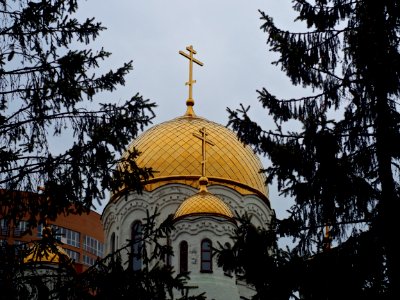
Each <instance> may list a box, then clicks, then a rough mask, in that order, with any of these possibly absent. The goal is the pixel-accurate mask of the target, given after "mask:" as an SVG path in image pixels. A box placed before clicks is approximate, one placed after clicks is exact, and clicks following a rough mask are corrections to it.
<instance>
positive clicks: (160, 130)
mask: <svg viewBox="0 0 400 300" xmlns="http://www.w3.org/2000/svg"><path fill="white" fill-rule="evenodd" d="M202 129H205V130H206V132H207V140H209V141H210V142H212V145H209V144H208V145H207V160H206V162H207V172H206V173H207V177H208V179H209V182H210V185H213V184H219V185H224V186H227V187H230V188H232V189H234V190H236V191H238V192H239V193H241V194H243V195H248V194H256V195H258V196H259V197H261V198H262V199H264V201H265V202H266V203H269V201H268V190H267V187H266V184H265V181H266V176H265V174H264V173H261V172H260V170H261V169H263V166H262V164H261V161H260V159H259V158H258V157H257V155H255V153H254V151H253V150H252V149H251V148H250V147H249V146H245V145H243V144H242V143H241V142H240V141H239V140H238V138H237V136H236V134H235V133H234V132H233V131H231V130H230V129H228V128H226V127H225V126H223V125H220V124H217V123H215V122H212V121H209V120H207V119H204V118H201V117H198V116H189V115H185V116H182V117H178V118H175V119H173V120H170V121H167V122H164V123H161V124H159V125H156V126H154V127H152V128H150V129H148V130H146V131H145V132H144V133H143V134H141V135H140V136H139V137H138V138H137V139H136V140H134V141H133V142H132V143H131V144H130V145H129V147H128V152H130V150H132V149H133V148H135V149H137V150H138V151H139V152H140V153H141V154H140V155H139V157H138V158H137V159H136V163H137V165H138V166H140V167H151V168H153V170H154V171H155V173H154V178H151V179H150V180H148V181H147V183H146V186H145V187H144V188H145V190H147V191H152V190H155V189H156V188H158V187H160V186H163V185H166V184H169V183H181V184H186V185H190V186H193V187H197V184H198V178H199V177H200V176H201V174H202V167H201V161H202V141H201V140H200V139H199V138H198V135H200V133H199V131H200V130H202ZM128 152H127V153H128Z"/></svg>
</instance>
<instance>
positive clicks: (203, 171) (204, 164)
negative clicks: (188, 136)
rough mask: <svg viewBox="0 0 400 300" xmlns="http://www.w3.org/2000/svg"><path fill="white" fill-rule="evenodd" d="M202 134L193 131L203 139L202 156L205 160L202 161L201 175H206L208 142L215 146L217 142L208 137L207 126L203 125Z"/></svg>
mask: <svg viewBox="0 0 400 300" xmlns="http://www.w3.org/2000/svg"><path fill="white" fill-rule="evenodd" d="M199 132H200V133H201V134H198V133H193V135H194V136H195V137H197V138H199V139H200V140H201V149H202V156H203V160H202V162H201V176H203V177H205V176H206V154H207V151H206V150H207V149H206V147H207V144H210V145H211V146H214V145H215V144H214V143H213V142H212V141H210V140H209V139H207V136H208V133H207V132H206V128H205V127H203V128H201V129H200V130H199Z"/></svg>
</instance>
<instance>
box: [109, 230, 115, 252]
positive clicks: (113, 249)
mask: <svg viewBox="0 0 400 300" xmlns="http://www.w3.org/2000/svg"><path fill="white" fill-rule="evenodd" d="M110 250H111V253H114V252H115V232H113V233H112V234H111V238H110Z"/></svg>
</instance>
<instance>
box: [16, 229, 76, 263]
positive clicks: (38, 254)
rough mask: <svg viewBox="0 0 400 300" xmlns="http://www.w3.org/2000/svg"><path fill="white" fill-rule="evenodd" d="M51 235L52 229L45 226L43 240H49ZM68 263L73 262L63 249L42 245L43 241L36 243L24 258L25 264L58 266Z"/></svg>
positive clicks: (56, 246)
mask: <svg viewBox="0 0 400 300" xmlns="http://www.w3.org/2000/svg"><path fill="white" fill-rule="evenodd" d="M51 235H52V231H51V228H50V227H48V226H44V227H43V230H42V238H43V239H48V238H49V236H51ZM42 241H43V240H42ZM54 250H55V251H54ZM68 261H71V259H70V257H69V256H68V254H67V253H66V252H65V250H64V249H63V248H61V247H60V246H58V245H54V247H51V246H50V245H48V244H47V245H46V244H43V243H41V241H36V242H34V243H33V245H32V246H31V247H30V248H29V249H28V254H27V255H26V256H25V257H24V263H47V264H58V263H61V262H68Z"/></svg>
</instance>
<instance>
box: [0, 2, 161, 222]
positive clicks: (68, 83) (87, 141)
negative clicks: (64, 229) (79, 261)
mask: <svg viewBox="0 0 400 300" xmlns="http://www.w3.org/2000/svg"><path fill="white" fill-rule="evenodd" d="M77 9H78V1H77V0H68V1H67V0H40V1H28V0H19V1H12V0H2V1H0V15H1V23H0V188H1V189H2V191H1V196H0V207H1V209H2V211H1V212H0V215H2V216H3V217H7V218H9V219H14V220H15V221H17V220H18V219H20V218H22V217H27V216H28V217H29V218H30V223H31V225H35V224H36V223H37V222H38V221H43V220H44V219H46V218H49V219H54V218H56V216H57V214H60V213H64V214H68V213H71V212H72V213H84V212H87V211H88V210H89V209H90V208H92V207H93V204H94V203H96V202H95V201H97V200H101V199H102V198H104V196H105V193H104V191H105V190H119V189H120V188H121V187H122V186H130V187H131V188H132V189H136V190H140V189H141V184H140V180H142V179H146V178H148V176H149V175H150V173H151V171H150V169H141V168H138V166H136V164H135V160H134V158H135V157H136V156H137V155H138V153H137V152H135V151H133V152H132V153H129V154H127V156H125V157H124V158H123V161H121V160H119V159H118V157H120V154H121V153H122V152H123V151H124V148H125V146H126V145H127V144H128V143H129V142H130V141H131V140H132V139H133V138H134V137H136V135H137V134H138V132H139V131H140V130H141V129H142V128H143V127H144V126H146V125H147V124H149V122H150V121H151V118H152V117H153V112H152V108H153V107H154V104H153V103H150V102H149V101H148V100H145V99H143V97H142V96H140V95H138V94H136V93H134V94H133V96H132V97H131V98H130V99H127V100H126V101H121V102H123V103H121V104H118V105H117V104H116V101H115V100H112V99H106V100H107V102H106V103H103V104H102V103H98V101H99V100H101V98H102V97H103V98H105V97H107V98H108V97H110V96H109V95H110V93H109V92H112V91H114V90H115V89H116V88H117V86H118V85H124V84H125V76H126V75H127V74H128V72H129V71H130V70H131V69H132V63H131V62H128V63H125V64H124V65H123V66H121V67H119V68H116V69H115V70H110V71H108V72H106V73H104V74H99V71H98V70H97V72H96V69H98V68H99V66H100V62H101V61H102V60H105V59H107V58H108V57H109V56H110V53H109V52H107V51H105V50H104V49H99V50H93V49H91V43H92V41H94V40H95V39H96V38H97V36H98V35H99V34H100V32H101V31H102V30H104V29H105V28H104V27H103V26H102V25H101V23H99V22H97V21H95V19H94V18H87V19H86V20H82V21H81V20H78V19H77V17H76V12H77ZM106 95H107V96H106ZM90 103H92V104H90ZM60 140H61V141H62V142H61V143H62V144H63V145H62V147H61V148H60V147H58V148H56V147H52V146H54V143H55V141H57V142H58V143H60ZM117 163H120V164H122V165H124V168H121V169H120V170H119V172H117V169H116V168H115V166H116V164H117ZM38 187H42V188H41V189H40V188H38ZM20 191H24V192H25V193H20ZM38 192H40V193H41V196H40V197H38V196H37V193H38Z"/></svg>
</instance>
